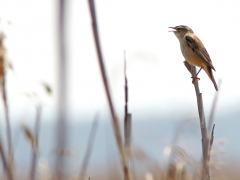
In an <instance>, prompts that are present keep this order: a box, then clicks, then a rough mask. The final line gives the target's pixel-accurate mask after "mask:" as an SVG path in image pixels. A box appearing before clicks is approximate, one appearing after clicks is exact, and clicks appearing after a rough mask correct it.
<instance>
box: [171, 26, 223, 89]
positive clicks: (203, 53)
mask: <svg viewBox="0 0 240 180" xmlns="http://www.w3.org/2000/svg"><path fill="white" fill-rule="evenodd" d="M170 28H172V30H171V31H170V32H173V33H174V34H175V35H176V37H177V38H178V40H179V42H180V47H181V51H182V54H183V56H184V58H185V60H186V61H187V62H188V63H189V64H191V65H193V66H198V67H200V68H202V69H203V70H204V71H205V72H206V73H207V75H208V77H209V78H210V79H211V81H212V82H213V84H214V87H215V89H216V91H218V87H217V83H216V81H215V79H214V76H213V72H212V69H213V70H214V71H215V68H214V66H213V64H212V60H211V58H210V56H209V54H208V52H207V50H206V48H205V47H204V45H203V43H202V42H201V40H200V39H199V38H198V37H197V36H196V35H195V34H194V32H193V30H192V29H191V28H189V27H188V26H183V25H179V26H176V27H170ZM200 71H201V69H200ZM200 71H199V72H200ZM195 79H198V78H197V77H193V81H194V80H195Z"/></svg>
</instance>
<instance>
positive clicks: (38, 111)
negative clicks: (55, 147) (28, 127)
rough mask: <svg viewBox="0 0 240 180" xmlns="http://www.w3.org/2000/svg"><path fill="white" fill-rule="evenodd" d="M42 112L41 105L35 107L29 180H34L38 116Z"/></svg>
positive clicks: (38, 128)
mask: <svg viewBox="0 0 240 180" xmlns="http://www.w3.org/2000/svg"><path fill="white" fill-rule="evenodd" d="M41 112H42V106H41V104H37V105H36V122H35V128H34V134H35V135H34V136H35V137H34V143H33V147H32V162H31V171H30V179H31V180H35V179H36V167H37V164H38V163H37V154H38V150H39V149H38V147H39V146H38V137H39V130H40V115H41Z"/></svg>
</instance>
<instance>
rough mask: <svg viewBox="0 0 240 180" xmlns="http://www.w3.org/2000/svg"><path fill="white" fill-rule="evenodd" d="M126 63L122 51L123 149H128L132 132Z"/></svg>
mask: <svg viewBox="0 0 240 180" xmlns="http://www.w3.org/2000/svg"><path fill="white" fill-rule="evenodd" d="M126 71H127V61H126V52H125V51H124V81H125V84H124V94H125V113H124V138H125V143H124V144H125V147H126V148H127V149H129V148H130V144H131V131H132V115H131V114H129V113H128V80H127V72H126Z"/></svg>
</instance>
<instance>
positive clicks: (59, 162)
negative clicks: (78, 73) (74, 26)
mask: <svg viewBox="0 0 240 180" xmlns="http://www.w3.org/2000/svg"><path fill="white" fill-rule="evenodd" d="M65 18H66V1H65V0H59V1H58V26H57V30H58V33H57V34H58V56H59V57H58V58H59V60H58V97H57V100H58V102H57V120H58V122H57V132H56V143H57V148H58V149H59V150H60V151H62V150H64V148H65V147H66V141H67V140H66V139H67V132H66V113H67V108H66V103H67V96H66V94H67V93H66V89H67V77H66V76H67V61H66V37H65V35H66V29H65V28H66V24H65V23H66V19H65ZM55 167H56V169H55V176H56V179H58V180H62V179H65V178H64V176H63V174H62V172H63V171H64V170H65V162H64V158H63V157H62V154H61V153H58V154H57V159H56V164H55Z"/></svg>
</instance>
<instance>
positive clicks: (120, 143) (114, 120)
mask: <svg viewBox="0 0 240 180" xmlns="http://www.w3.org/2000/svg"><path fill="white" fill-rule="evenodd" d="M88 3H89V8H90V13H91V17H92V29H93V34H94V40H95V45H96V49H97V54H98V62H99V66H100V70H101V74H102V79H103V83H104V88H105V92H106V95H107V100H108V105H109V108H110V112H111V116H112V123H113V128H114V133H115V137H116V141H117V145H118V149H119V152H120V156H121V159H122V168H123V172H124V179H125V180H130V179H132V178H131V174H130V171H129V167H128V163H127V158H126V154H125V151H124V146H123V141H122V136H121V132H120V126H119V122H118V119H117V116H116V113H115V110H114V107H113V103H112V98H111V95H110V90H109V85H108V81H107V76H106V72H105V66H104V62H103V57H102V52H101V46H100V42H99V36H98V27H97V19H96V13H95V5H94V0H88Z"/></svg>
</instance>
